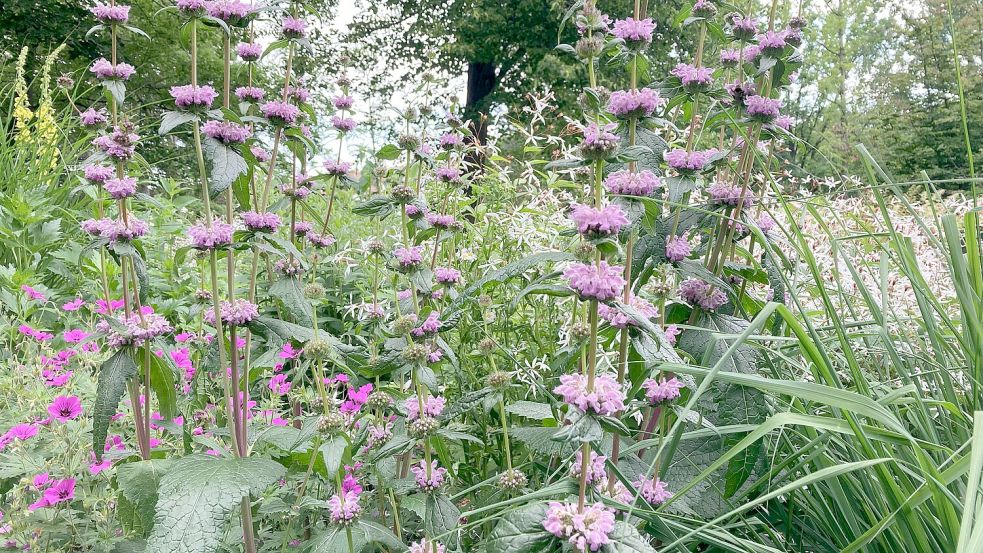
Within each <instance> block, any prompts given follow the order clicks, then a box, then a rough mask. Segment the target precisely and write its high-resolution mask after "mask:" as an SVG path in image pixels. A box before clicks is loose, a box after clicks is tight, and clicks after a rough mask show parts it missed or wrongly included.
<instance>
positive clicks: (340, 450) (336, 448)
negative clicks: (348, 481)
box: [318, 436, 348, 477]
mask: <svg viewBox="0 0 983 553" xmlns="http://www.w3.org/2000/svg"><path fill="white" fill-rule="evenodd" d="M318 450H319V451H320V452H321V456H322V457H324V467H325V468H326V469H327V473H328V476H329V477H334V475H336V474H338V469H340V468H341V462H342V460H344V458H345V453H346V452H347V451H348V440H346V439H345V437H344V436H334V437H333V438H331V441H329V442H327V443H325V444H322V445H321V447H320V448H318Z"/></svg>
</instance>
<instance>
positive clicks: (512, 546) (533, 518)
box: [484, 503, 559, 553]
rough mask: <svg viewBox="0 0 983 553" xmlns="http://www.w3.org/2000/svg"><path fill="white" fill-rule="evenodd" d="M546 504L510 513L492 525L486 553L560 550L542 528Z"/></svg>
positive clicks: (537, 552) (526, 507)
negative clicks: (493, 527)
mask: <svg viewBox="0 0 983 553" xmlns="http://www.w3.org/2000/svg"><path fill="white" fill-rule="evenodd" d="M545 517H546V504H545V503H533V504H530V505H526V506H524V507H522V508H521V509H518V510H515V511H512V512H511V513H509V514H507V515H505V516H504V517H502V519H501V520H499V521H498V524H496V525H495V529H494V530H492V533H491V535H489V536H488V542H487V543H486V544H485V548H484V551H485V553H533V552H536V553H539V552H545V551H553V550H556V549H559V547H558V544H556V543H552V542H554V541H555V540H554V538H553V534H550V533H549V532H547V531H546V529H545V528H543V519H544V518H545Z"/></svg>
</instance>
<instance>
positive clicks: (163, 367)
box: [150, 351, 177, 422]
mask: <svg viewBox="0 0 983 553" xmlns="http://www.w3.org/2000/svg"><path fill="white" fill-rule="evenodd" d="M167 355H168V354H167V352H166V351H165V352H164V355H163V356H161V357H158V356H157V355H155V354H154V353H151V354H150V387H151V388H153V389H154V395H155V396H157V403H158V407H157V408H158V410H159V411H160V416H161V417H163V419H164V420H165V421H168V422H170V421H171V420H173V419H174V417H175V416H176V415H177V391H176V390H175V388H174V381H175V380H174V369H172V368H171V364H170V361H168V360H167V359H164V356H167ZM168 359H170V357H168Z"/></svg>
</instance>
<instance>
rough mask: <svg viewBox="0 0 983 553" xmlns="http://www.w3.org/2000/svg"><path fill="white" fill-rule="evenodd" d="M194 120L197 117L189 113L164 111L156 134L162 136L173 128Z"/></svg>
mask: <svg viewBox="0 0 983 553" xmlns="http://www.w3.org/2000/svg"><path fill="white" fill-rule="evenodd" d="M196 119H198V115H197V114H194V113H192V112H190V111H165V112H164V116H163V117H161V120H160V129H158V130H157V134H159V135H161V136H164V135H165V134H167V133H169V132H171V131H172V130H174V129H175V128H177V127H179V126H181V125H183V124H185V123H190V122H191V121H194V120H196Z"/></svg>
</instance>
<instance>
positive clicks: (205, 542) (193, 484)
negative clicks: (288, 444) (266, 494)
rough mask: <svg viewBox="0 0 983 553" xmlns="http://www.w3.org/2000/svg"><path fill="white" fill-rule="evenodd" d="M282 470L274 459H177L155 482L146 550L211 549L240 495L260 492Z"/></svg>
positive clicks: (205, 552)
mask: <svg viewBox="0 0 983 553" xmlns="http://www.w3.org/2000/svg"><path fill="white" fill-rule="evenodd" d="M285 473H286V469H284V468H283V466H282V465H280V464H279V463H277V462H275V461H271V460H270V459H264V458H260V457H245V458H228V459H217V458H214V457H209V456H207V455H192V456H189V457H184V458H183V459H180V460H179V461H177V462H175V464H174V465H173V466H171V467H170V469H169V470H168V471H167V473H166V474H165V475H164V477H163V478H162V479H161V481H160V488H159V491H158V494H159V498H158V500H157V515H156V516H155V517H154V530H153V532H152V533H151V534H150V538H149V539H148V540H147V553H155V552H159V553H185V552H186V553H191V552H198V553H210V552H212V551H216V550H217V549H218V547H219V545H220V544H221V541H222V535H223V533H224V532H223V530H224V528H225V525H226V524H227V522H228V520H229V518H230V516H231V514H232V511H233V509H235V508H236V507H238V506H239V504H240V502H241V500H242V498H243V497H245V496H247V495H248V494H251V493H258V492H261V491H262V490H264V489H265V488H266V487H267V486H270V485H271V484H273V483H274V482H276V481H277V480H279V479H280V478H282V477H283V475H284V474H285Z"/></svg>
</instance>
